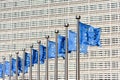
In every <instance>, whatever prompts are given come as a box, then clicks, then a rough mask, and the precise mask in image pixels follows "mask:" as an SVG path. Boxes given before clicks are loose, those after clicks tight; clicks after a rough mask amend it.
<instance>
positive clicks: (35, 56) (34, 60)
mask: <svg viewBox="0 0 120 80" xmlns="http://www.w3.org/2000/svg"><path fill="white" fill-rule="evenodd" d="M37 63H38V51H37V50H35V49H32V64H37Z"/></svg>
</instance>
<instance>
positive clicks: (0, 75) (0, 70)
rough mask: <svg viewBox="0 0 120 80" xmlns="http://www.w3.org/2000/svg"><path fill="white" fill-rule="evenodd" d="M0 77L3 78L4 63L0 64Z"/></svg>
mask: <svg viewBox="0 0 120 80" xmlns="http://www.w3.org/2000/svg"><path fill="white" fill-rule="evenodd" d="M0 78H3V64H0Z"/></svg>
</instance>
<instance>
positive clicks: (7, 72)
mask: <svg viewBox="0 0 120 80" xmlns="http://www.w3.org/2000/svg"><path fill="white" fill-rule="evenodd" d="M9 69H10V62H8V61H5V74H6V75H8V76H10V70H9ZM11 76H13V72H12V71H11Z"/></svg>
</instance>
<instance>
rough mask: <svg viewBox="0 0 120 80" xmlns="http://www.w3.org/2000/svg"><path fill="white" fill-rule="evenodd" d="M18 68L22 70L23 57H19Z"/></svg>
mask: <svg viewBox="0 0 120 80" xmlns="http://www.w3.org/2000/svg"><path fill="white" fill-rule="evenodd" d="M18 70H19V71H20V72H22V59H21V58H20V57H18Z"/></svg>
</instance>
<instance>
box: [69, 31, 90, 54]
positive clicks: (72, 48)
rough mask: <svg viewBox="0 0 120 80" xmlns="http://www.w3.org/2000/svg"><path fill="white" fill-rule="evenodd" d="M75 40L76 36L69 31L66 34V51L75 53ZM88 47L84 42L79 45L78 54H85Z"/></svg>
mask: <svg viewBox="0 0 120 80" xmlns="http://www.w3.org/2000/svg"><path fill="white" fill-rule="evenodd" d="M76 38H77V34H76V33H75V32H73V31H71V30H69V32H68V51H69V52H71V51H76ZM83 41H84V40H83ZM87 49H88V45H87V44H85V43H84V42H81V43H80V53H81V54H85V53H87Z"/></svg>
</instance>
